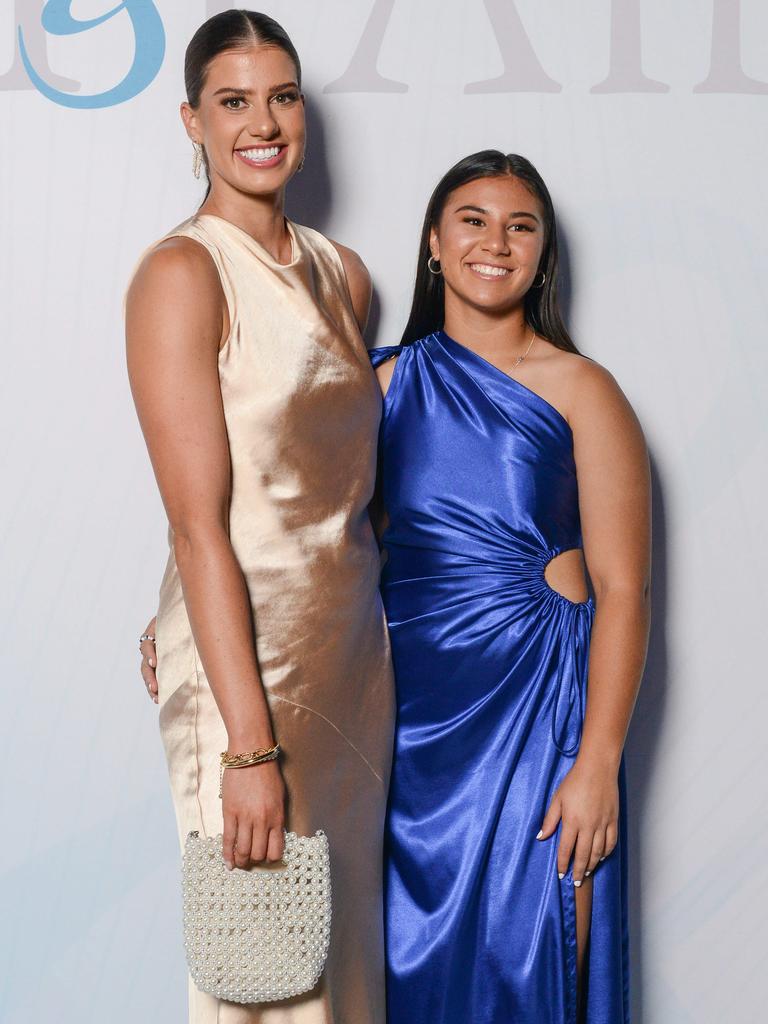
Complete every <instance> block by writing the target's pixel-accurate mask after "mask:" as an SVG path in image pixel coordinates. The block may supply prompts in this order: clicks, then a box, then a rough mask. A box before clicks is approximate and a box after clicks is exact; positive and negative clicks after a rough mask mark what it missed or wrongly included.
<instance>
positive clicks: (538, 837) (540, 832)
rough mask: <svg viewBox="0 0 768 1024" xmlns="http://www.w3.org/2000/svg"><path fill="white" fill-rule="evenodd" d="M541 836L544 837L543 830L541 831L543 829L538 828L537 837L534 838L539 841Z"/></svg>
mask: <svg viewBox="0 0 768 1024" xmlns="http://www.w3.org/2000/svg"><path fill="white" fill-rule="evenodd" d="M543 835H544V829H543V828H540V829H539V834H538V835H537V836H536V838H537V839H541V837H542V836H543Z"/></svg>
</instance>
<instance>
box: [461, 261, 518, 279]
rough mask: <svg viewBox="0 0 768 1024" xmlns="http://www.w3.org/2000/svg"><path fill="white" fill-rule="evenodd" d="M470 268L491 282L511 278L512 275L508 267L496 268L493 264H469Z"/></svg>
mask: <svg viewBox="0 0 768 1024" xmlns="http://www.w3.org/2000/svg"><path fill="white" fill-rule="evenodd" d="M468 266H469V269H470V270H474V272H475V273H476V274H479V275H480V276H481V277H486V278H488V279H489V280H490V279H499V278H503V277H509V275H510V274H511V273H512V271H511V270H510V269H509V268H508V267H495V266H493V264H491V263H469V264H468Z"/></svg>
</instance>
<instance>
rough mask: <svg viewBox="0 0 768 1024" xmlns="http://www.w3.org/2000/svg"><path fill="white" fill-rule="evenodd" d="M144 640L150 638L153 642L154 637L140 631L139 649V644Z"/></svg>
mask: <svg viewBox="0 0 768 1024" xmlns="http://www.w3.org/2000/svg"><path fill="white" fill-rule="evenodd" d="M145 640H151V641H152V643H155V638H154V637H153V636H152V634H151V633H142V634H141V636H140V637H139V650H141V645H142V644H143V643H144V641H145Z"/></svg>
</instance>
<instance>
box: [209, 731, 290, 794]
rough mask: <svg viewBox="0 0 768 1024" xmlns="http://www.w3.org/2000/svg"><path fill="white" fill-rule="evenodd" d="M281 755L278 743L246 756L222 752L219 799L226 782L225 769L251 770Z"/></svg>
mask: <svg viewBox="0 0 768 1024" xmlns="http://www.w3.org/2000/svg"><path fill="white" fill-rule="evenodd" d="M279 753H280V744H279V743H276V744H275V745H274V747H262V749H261V750H252V751H250V753H246V754H230V753H229V751H228V750H222V752H221V767H220V769H219V797H221V784H222V782H223V781H224V769H225V768H250V767H251V765H254V764H264V762H265V761H274V760H275V759H276V758H277V756H278V755H279Z"/></svg>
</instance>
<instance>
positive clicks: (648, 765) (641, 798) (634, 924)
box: [625, 455, 668, 1024]
mask: <svg viewBox="0 0 768 1024" xmlns="http://www.w3.org/2000/svg"><path fill="white" fill-rule="evenodd" d="M651 485H652V488H653V505H652V509H653V549H652V558H653V570H652V579H653V583H652V588H651V637H650V643H649V646H648V658H647V661H646V666H645V673H644V675H643V683H642V686H641V687H640V693H639V695H638V699H637V705H636V707H635V712H634V715H633V717H632V723H631V725H630V728H629V734H628V736H627V743H626V747H625V763H626V768H627V789H628V794H627V805H628V822H627V827H628V845H629V952H630V962H631V969H630V977H631V985H630V991H631V997H632V1013H631V1019H632V1022H633V1024H644V1019H645V1018H644V1015H643V1007H642V999H641V997H642V993H643V991H644V979H643V941H642V923H643V904H642V894H643V890H645V891H646V892H648V891H649V889H650V879H645V877H644V874H643V856H644V848H643V841H644V838H645V836H646V835H647V834H648V830H647V828H646V827H645V822H646V819H647V817H648V815H649V809H648V806H647V805H648V799H649V795H650V792H651V790H652V789H653V786H652V782H653V776H654V772H655V771H656V760H657V758H656V752H657V748H658V744H659V739H660V737H661V732H662V727H663V720H664V712H665V706H666V698H667V673H668V656H667V638H666V619H667V592H668V583H667V561H668V560H667V536H666V533H667V531H666V517H665V514H664V494H663V488H662V483H661V480H660V478H659V472H658V469H657V467H656V462H655V460H654V458H653V455H651ZM646 881H647V882H648V884H647V885H645V884H644V883H645V882H646Z"/></svg>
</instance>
